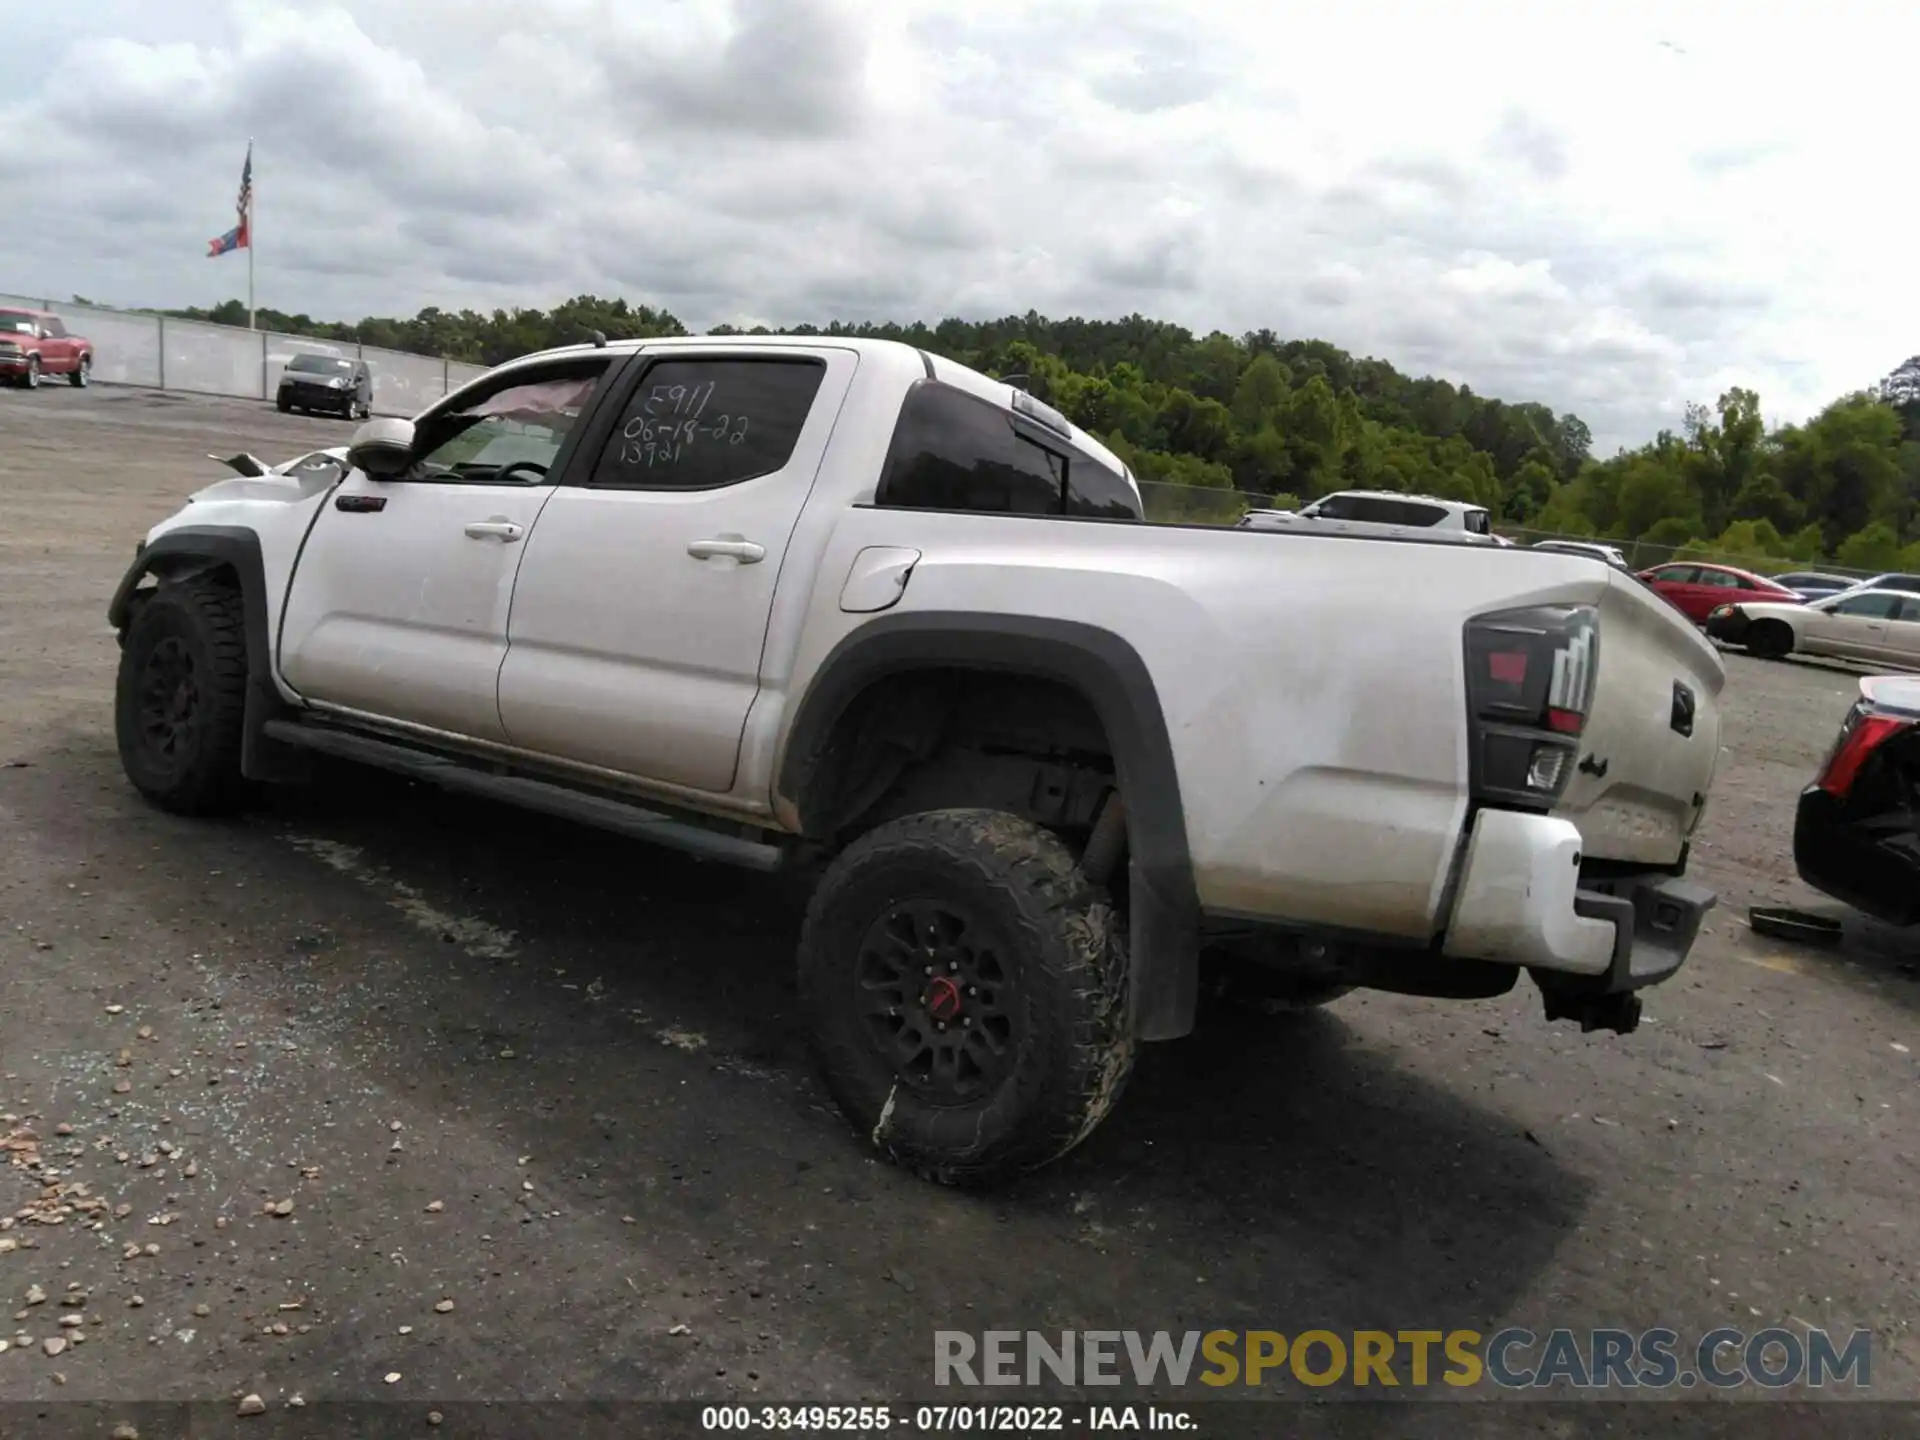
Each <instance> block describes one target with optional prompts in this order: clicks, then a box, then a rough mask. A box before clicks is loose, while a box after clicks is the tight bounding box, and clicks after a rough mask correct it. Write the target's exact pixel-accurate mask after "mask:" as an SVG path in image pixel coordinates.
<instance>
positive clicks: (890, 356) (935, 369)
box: [488, 335, 1478, 508]
mask: <svg viewBox="0 0 1920 1440" xmlns="http://www.w3.org/2000/svg"><path fill="white" fill-rule="evenodd" d="M731 346H753V347H764V346H774V347H784V346H792V347H794V348H795V349H812V350H818V349H836V350H852V351H853V352H855V353H856V354H859V355H874V356H879V357H884V358H885V359H887V360H889V361H901V360H906V361H909V362H910V363H911V364H912V365H913V366H914V367H915V368H916V369H919V370H920V371H922V372H923V373H924V374H925V375H926V377H927V378H928V379H931V380H938V381H940V382H942V383H944V384H948V385H953V386H955V387H956V388H958V389H961V390H966V391H968V392H970V393H972V394H975V395H978V396H980V397H981V398H982V399H986V400H990V401H992V402H993V403H994V404H1001V403H1003V402H1004V403H1007V404H1008V405H1009V408H1010V407H1011V400H1012V396H1013V394H1014V393H1016V387H1015V386H1013V385H1011V384H1009V383H1008V382H1007V381H1005V380H996V379H994V378H993V376H991V375H988V374H986V373H985V372H984V371H981V370H976V369H974V368H973V367H972V366H971V365H962V364H961V363H960V362H959V361H957V360H949V359H948V358H947V357H946V356H944V355H936V354H934V353H933V352H932V351H929V350H922V349H920V348H919V347H918V346H916V345H909V344H907V343H906V342H905V341H904V340H882V339H878V338H874V337H871V336H864V335H660V336H654V337H650V338H647V339H640V340H609V341H608V342H607V343H606V344H605V345H604V346H602V345H596V344H594V343H593V342H591V341H588V342H586V343H584V344H580V345H559V346H555V347H554V348H553V349H551V350H541V351H537V352H535V353H534V354H531V355H520V356H516V357H515V358H514V359H512V360H506V361H502V362H501V363H500V364H499V365H496V366H494V367H493V369H494V370H503V369H506V368H507V367H508V366H519V365H524V364H528V363H530V362H532V361H536V360H550V359H554V358H556V357H558V356H562V355H593V354H607V355H634V354H637V353H639V352H640V351H641V350H644V349H659V350H668V349H671V350H712V349H716V348H726V347H731ZM488 373H489V374H491V373H492V371H489V372H488ZM1061 418H1062V419H1065V418H1066V417H1065V416H1062V417H1061ZM1067 424H1068V427H1069V429H1070V430H1071V432H1072V433H1071V434H1070V436H1069V437H1068V438H1069V439H1071V440H1072V442H1073V443H1074V445H1076V446H1077V447H1078V448H1080V449H1081V450H1084V451H1085V452H1086V453H1087V454H1089V455H1091V456H1092V457H1093V458H1094V459H1095V460H1098V461H1099V462H1100V463H1101V464H1103V465H1106V466H1108V467H1110V468H1111V469H1113V470H1114V471H1116V472H1117V473H1119V474H1121V475H1124V476H1126V477H1127V479H1128V480H1129V481H1131V482H1133V483H1134V484H1136V485H1137V484H1138V483H1139V480H1138V477H1136V476H1135V475H1134V473H1133V469H1132V467H1131V466H1129V465H1128V464H1127V463H1126V462H1125V461H1124V460H1122V459H1121V458H1120V457H1119V456H1118V455H1116V454H1114V453H1113V451H1112V450H1111V449H1109V448H1108V447H1107V445H1106V444H1105V443H1104V442H1103V441H1101V439H1100V438H1099V437H1098V436H1097V435H1094V434H1092V433H1091V432H1090V431H1087V430H1083V429H1081V428H1080V427H1079V426H1078V425H1075V424H1073V422H1072V421H1071V420H1069V421H1067ZM1352 493H1354V494H1359V493H1361V492H1359V491H1354V492H1352ZM1441 503H1443V504H1445V503H1450V502H1445V501H1443V502H1441ZM1469 508H1478V507H1469Z"/></svg>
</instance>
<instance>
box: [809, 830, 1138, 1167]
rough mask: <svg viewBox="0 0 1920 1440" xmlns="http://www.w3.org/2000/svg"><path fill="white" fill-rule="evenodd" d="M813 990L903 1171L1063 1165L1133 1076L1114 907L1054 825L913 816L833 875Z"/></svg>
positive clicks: (844, 1105) (833, 1055) (818, 923)
mask: <svg viewBox="0 0 1920 1440" xmlns="http://www.w3.org/2000/svg"><path fill="white" fill-rule="evenodd" d="M799 980H800V996H801V1003H802V1006H803V1008H804V1010H805V1012H806V1015H807V1018H808V1021H809V1024H810V1028H811V1031H812V1039H813V1044H814V1048H815V1052H816V1054H817V1056H818V1058H819V1061H820V1066H821V1070H822V1072H823V1073H824V1075H825V1077H826V1082H827V1086H828V1088H829V1089H830V1090H831V1091H832V1092H833V1096H834V1099H835V1100H837V1101H838V1102H839V1104H840V1107H841V1109H842V1110H844V1111H845V1112H846V1113H847V1115H848V1117H849V1118H850V1119H851V1120H852V1121H853V1122H854V1124H855V1125H856V1126H857V1127H858V1128H859V1130H860V1132H861V1133H862V1134H863V1135H865V1136H866V1137H867V1138H868V1139H869V1140H870V1141H871V1143H872V1144H873V1145H874V1146H875V1147H876V1148H877V1149H879V1150H880V1151H882V1152H883V1153H884V1154H886V1155H887V1156H888V1157H889V1158H890V1159H892V1160H894V1161H896V1162H897V1163H899V1164H902V1165H904V1166H906V1167H907V1168H908V1169H911V1170H913V1171H915V1172H916V1173H918V1174H921V1175H923V1176H925V1177H927V1178H928V1179H931V1180H937V1181H939V1182H941V1183H943V1184H954V1185H963V1184H972V1185H980V1184H989V1183H992V1182H995V1181H998V1180H1001V1179H1005V1178H1007V1177H1009V1176H1011V1175H1015V1174H1018V1173H1020V1172H1022V1171H1025V1170H1030V1169H1033V1168H1035V1167H1037V1166H1040V1165H1044V1164H1045V1163H1047V1162H1048V1161H1049V1160H1052V1159H1055V1158H1056V1157H1058V1156H1060V1155H1063V1154H1065V1153H1066V1152H1067V1151H1068V1150H1071V1149H1072V1148H1073V1147H1074V1146H1075V1145H1077V1144H1079V1143H1080V1141H1081V1140H1083V1139H1085V1138H1086V1137H1087V1136H1088V1135H1089V1134H1091V1133H1092V1131H1093V1130H1094V1128H1095V1127H1096V1126H1097V1125H1098V1124H1099V1123H1100V1121H1101V1120H1102V1119H1104V1118H1105V1116H1106V1114H1107V1112H1108V1111H1109V1110H1110V1109H1111V1108H1112V1106H1113V1103H1114V1101H1115V1100H1116V1099H1117V1098H1118V1097H1119V1095H1120V1092H1121V1090H1122V1088H1123V1087H1124V1086H1125V1084H1126V1081H1127V1077H1128V1075H1129V1074H1130V1073H1131V1071H1132V1068H1133V1051H1134V1046H1133V1036H1132V1032H1131V1029H1130V1028H1129V1025H1128V1020H1127V1004H1126V995H1127V958H1126V950H1125V946H1124V944H1123V943H1122V940H1121V929H1120V925H1119V923H1118V920H1117V917H1116V916H1115V914H1114V912H1113V910H1112V908H1111V907H1110V906H1109V905H1108V904H1107V902H1106V900H1105V898H1104V897H1103V896H1102V895H1101V893H1100V892H1099V891H1098V890H1097V889H1096V888H1095V887H1094V886H1093V885H1091V884H1090V883H1089V882H1088V881H1087V879H1086V877H1085V876H1084V875H1083V874H1082V873H1081V871H1080V868H1079V866H1078V864H1077V863H1076V862H1075V860H1074V857H1073V855H1072V854H1071V853H1070V852H1069V851H1068V849H1067V848H1066V846H1065V845H1063V844H1062V843H1061V842H1060V840H1059V839H1058V838H1057V837H1055V836H1054V835H1053V834H1051V833H1050V832H1049V831H1046V830H1043V829H1041V828H1040V827H1039V826H1037V825H1033V824H1031V823H1029V822H1028V821H1025V820H1022V819H1019V818H1018V817H1016V816H1012V815H1007V814H1003V813H1001V812H998V811H991V810H941V811H934V812H931V813H927V814H920V815H909V816H906V817H904V818H902V819H899V820H894V821H892V822H890V823H888V824H886V825H882V826H880V827H879V828H878V829H875V830H873V831H871V832H869V833H868V834H866V835H864V836H862V837H861V838H860V839H859V840H857V841H855V842H854V843H853V844H852V845H851V846H849V847H848V848H847V850H846V851H845V852H843V853H842V854H841V855H840V856H839V857H838V858H837V859H835V860H834V861H833V863H832V864H831V865H830V866H829V867H828V868H827V870H826V873H825V874H824V875H823V876H822V877H821V880H820V884H819V886H818V887H817V888H816V890H815V891H814V895H813V900H812V903H811V904H810V905H809V906H808V909H807V918H806V923H805V926H804V927H803V929H802V931H801V937H800V974H799Z"/></svg>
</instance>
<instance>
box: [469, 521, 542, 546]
mask: <svg viewBox="0 0 1920 1440" xmlns="http://www.w3.org/2000/svg"><path fill="white" fill-rule="evenodd" d="M526 533H527V529H526V526H524V525H516V524H514V523H513V521H511V520H475V521H474V522H473V523H472V524H470V525H468V526H467V538H468V539H470V540H498V541H499V542H500V543H501V544H503V545H511V544H512V543H513V542H514V541H516V540H518V539H519V538H520V537H521V536H522V535H524V534H526Z"/></svg>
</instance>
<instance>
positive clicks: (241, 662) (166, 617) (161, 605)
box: [113, 576, 247, 815]
mask: <svg viewBox="0 0 1920 1440" xmlns="http://www.w3.org/2000/svg"><path fill="white" fill-rule="evenodd" d="M246 704H247V641H246V614H245V610H244V608H243V607H242V605H241V601H240V592H239V591H238V590H237V589H235V588H234V587H233V586H232V585H231V584H229V583H228V582H226V581H225V580H223V579H221V578H219V577H216V576H200V577H197V578H195V579H191V580H183V581H180V582H178V583H174V584H167V583H163V584H162V585H161V586H160V588H159V589H158V590H157V591H156V592H155V593H154V595H153V596H152V598H150V599H148V600H147V601H145V602H144V603H143V604H142V605H141V606H140V608H139V609H138V610H137V611H136V612H135V613H134V617H133V619H132V621H131V622H130V623H129V625H128V627H127V634H126V640H125V643H124V644H123V646H122V647H121V651H120V673H119V676H118V679H117V680H116V682H115V686H114V707H113V708H114V732H115V738H116V739H117V740H118V742H119V748H120V764H121V767H122V768H123V769H124V770H125V771H126V773H127V778H128V779H129V780H131V781H132V782H133V785H134V788H135V789H137V790H138V791H139V792H140V793H141V794H142V795H144V796H146V797H147V799H149V800H151V801H152V802H153V803H154V804H156V805H158V806H160V807H161V808H162V809H163V810H170V811H173V812H174V813H175V814H180V815H213V814H219V813H222V812H224V811H228V810H231V809H233V808H234V807H235V806H236V805H237V804H238V803H239V802H240V800H241V798H242V795H243V791H244V784H243V781H242V778H241V774H240V743H241V735H242V728H243V726H242V721H243V719H244V717H245V714H246Z"/></svg>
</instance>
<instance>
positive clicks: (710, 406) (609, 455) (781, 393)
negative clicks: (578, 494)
mask: <svg viewBox="0 0 1920 1440" xmlns="http://www.w3.org/2000/svg"><path fill="white" fill-rule="evenodd" d="M825 376H826V367H825V365H823V364H822V363H821V362H820V361H819V360H816V359H813V358H811V357H796V358H793V359H787V358H784V357H778V356H768V357H766V358H760V357H753V358H738V359H736V358H727V359H721V358H718V357H715V358H713V359H706V360H702V359H691V358H690V359H686V360H662V361H660V362H658V363H657V364H654V365H652V366H650V367H648V369H647V372H646V373H645V374H644V375H642V376H641V377H640V383H639V384H638V385H637V386H635V387H634V391H633V394H632V395H631V396H629V397H628V400H627V405H626V409H625V410H624V411H622V413H621V416H620V420H619V424H618V426H617V427H616V428H615V430H614V432H613V434H612V435H611V436H609V437H608V439H607V444H606V448H605V449H604V450H602V451H601V452H600V458H599V460H598V461H597V462H596V463H595V465H594V467H593V476H592V478H591V479H590V480H589V481H588V484H590V485H593V486H596V487H599V488H602V489H619V490H717V489H719V488H720V487H722V486H726V485H738V484H741V483H742V482H743V481H747V480H753V479H757V478H759V477H760V476H762V475H771V474H773V473H774V472H776V471H778V470H782V469H784V468H785V467H786V464H787V462H788V461H789V460H791V459H792V458H793V451H794V447H795V446H796V445H798V444H799V443H800V432H801V430H803V429H804V428H805V427H806V423H807V416H808V415H809V414H810V413H811V412H812V410H813V400H814V396H816V395H817V394H819V392H820V382H821V381H822V380H823V379H824V378H825Z"/></svg>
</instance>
